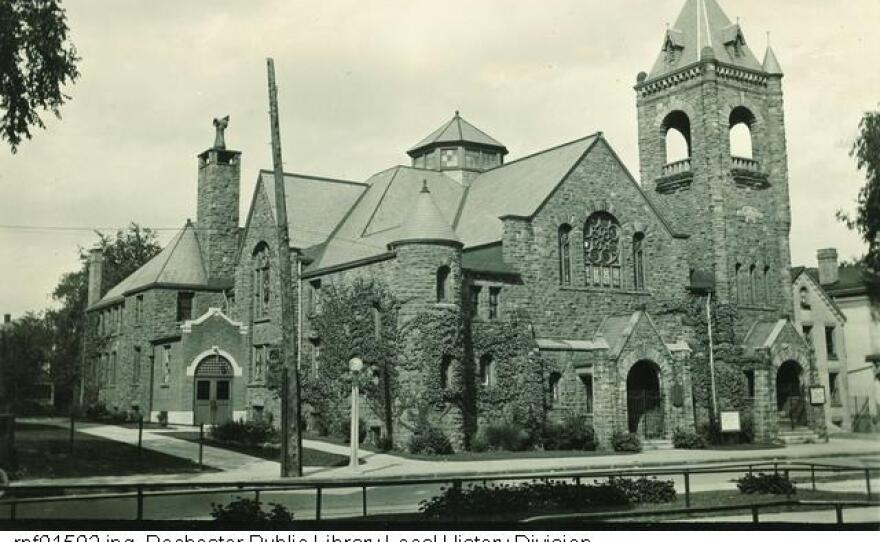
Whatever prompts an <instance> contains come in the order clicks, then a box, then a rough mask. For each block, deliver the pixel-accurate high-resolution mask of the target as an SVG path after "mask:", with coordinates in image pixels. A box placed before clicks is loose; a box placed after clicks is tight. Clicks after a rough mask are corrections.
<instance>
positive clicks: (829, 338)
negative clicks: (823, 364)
mask: <svg viewBox="0 0 880 542" xmlns="http://www.w3.org/2000/svg"><path fill="white" fill-rule="evenodd" d="M825 353H826V354H828V359H837V345H835V344H834V326H826V327H825Z"/></svg>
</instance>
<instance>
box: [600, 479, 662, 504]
mask: <svg viewBox="0 0 880 542" xmlns="http://www.w3.org/2000/svg"><path fill="white" fill-rule="evenodd" d="M611 485H612V486H614V487H616V488H617V489H619V490H620V491H622V492H623V494H624V495H626V498H627V500H628V501H629V502H630V503H632V504H643V503H659V502H672V501H674V500H675V483H674V482H673V481H672V480H657V479H656V478H614V479H613V480H611Z"/></svg>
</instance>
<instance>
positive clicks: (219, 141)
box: [214, 115, 229, 149]
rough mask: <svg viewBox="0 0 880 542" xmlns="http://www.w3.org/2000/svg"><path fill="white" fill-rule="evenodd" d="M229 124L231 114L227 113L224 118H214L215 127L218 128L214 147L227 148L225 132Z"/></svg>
mask: <svg viewBox="0 0 880 542" xmlns="http://www.w3.org/2000/svg"><path fill="white" fill-rule="evenodd" d="M228 126H229V115H226V116H225V117H223V118H222V119H214V129H215V130H216V132H217V133H216V135H215V136H214V148H215V149H225V148H226V138H225V137H224V136H223V132H224V131H226V128H227V127H228Z"/></svg>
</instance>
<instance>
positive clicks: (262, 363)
mask: <svg viewBox="0 0 880 542" xmlns="http://www.w3.org/2000/svg"><path fill="white" fill-rule="evenodd" d="M267 349H268V347H267V346H266V345H265V344H260V345H256V346H254V351H253V358H252V364H251V382H262V381H263V380H264V379H265V371H266V358H267V353H268V352H267Z"/></svg>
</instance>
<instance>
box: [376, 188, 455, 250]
mask: <svg viewBox="0 0 880 542" xmlns="http://www.w3.org/2000/svg"><path fill="white" fill-rule="evenodd" d="M413 241H433V242H438V241H439V242H452V243H455V244H458V245H461V242H460V241H459V240H458V236H457V235H455V232H454V231H452V226H451V220H449V219H448V218H447V217H445V216H443V213H442V212H441V211H440V208H439V207H437V204H436V203H435V202H434V198H433V197H431V191H430V190H428V181H427V180H422V189H421V190H419V195H418V197H417V198H416V201H415V205H413V206H412V208H411V209H410V211H409V213H408V214H407V217H406V219H404V221H403V224H402V225H401V226H400V230H399V232H398V233H397V235H395V239H394V241H393V242H392V244H398V243H405V242H413Z"/></svg>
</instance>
